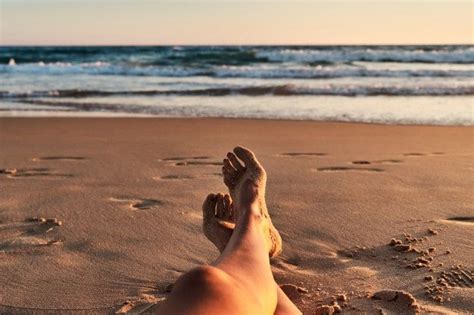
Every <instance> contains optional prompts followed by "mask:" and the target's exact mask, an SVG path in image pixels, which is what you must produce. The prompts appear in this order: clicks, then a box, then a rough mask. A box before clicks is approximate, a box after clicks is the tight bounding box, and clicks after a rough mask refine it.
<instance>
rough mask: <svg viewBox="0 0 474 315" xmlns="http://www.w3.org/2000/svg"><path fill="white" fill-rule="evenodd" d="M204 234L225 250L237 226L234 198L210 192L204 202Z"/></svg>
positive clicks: (221, 249) (219, 248) (220, 249)
mask: <svg viewBox="0 0 474 315" xmlns="http://www.w3.org/2000/svg"><path fill="white" fill-rule="evenodd" d="M202 216H203V221H202V230H203V232H204V235H205V236H206V237H207V239H208V240H210V241H211V242H212V243H213V244H214V245H215V246H216V247H217V249H218V250H219V252H221V253H222V252H223V251H224V249H225V247H226V245H227V243H228V242H229V239H230V237H231V236H232V232H233V231H234V228H235V223H234V215H233V212H232V200H231V199H230V196H229V195H227V194H225V195H223V194H220V193H219V194H217V195H214V194H210V195H208V196H207V198H206V200H204V203H203V204H202Z"/></svg>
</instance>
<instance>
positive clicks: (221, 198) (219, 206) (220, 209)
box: [216, 194, 225, 219]
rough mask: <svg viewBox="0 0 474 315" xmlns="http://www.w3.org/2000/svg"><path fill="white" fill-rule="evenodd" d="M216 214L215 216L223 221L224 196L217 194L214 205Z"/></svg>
mask: <svg viewBox="0 0 474 315" xmlns="http://www.w3.org/2000/svg"><path fill="white" fill-rule="evenodd" d="M216 210H217V214H216V216H217V217H218V218H219V219H224V216H225V206H224V195H223V194H217V205H216Z"/></svg>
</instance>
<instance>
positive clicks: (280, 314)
mask: <svg viewBox="0 0 474 315" xmlns="http://www.w3.org/2000/svg"><path fill="white" fill-rule="evenodd" d="M202 211H203V232H204V234H205V235H206V237H207V238H208V239H209V240H210V241H211V242H212V243H213V244H214V245H215V246H216V247H217V249H218V250H219V252H220V253H222V252H223V251H224V248H225V246H226V245H227V243H228V242H229V240H230V238H231V236H232V232H233V230H234V227H235V225H234V223H233V219H234V218H233V209H232V200H231V198H230V196H229V195H223V194H217V195H213V194H210V195H209V196H207V198H206V200H205V201H204V203H203V206H202ZM275 286H276V287H277V290H278V292H277V307H276V310H275V313H274V314H275V315H293V314H295V315H297V314H301V312H300V311H299V310H298V308H297V307H296V305H294V304H293V302H292V301H291V300H290V299H289V298H288V297H287V296H286V294H285V293H284V292H283V290H282V289H281V288H280V287H279V286H278V285H277V284H276V283H275Z"/></svg>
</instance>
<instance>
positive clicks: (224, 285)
mask: <svg viewBox="0 0 474 315" xmlns="http://www.w3.org/2000/svg"><path fill="white" fill-rule="evenodd" d="M234 152H235V153H236V154H237V156H238V157H239V158H240V159H241V160H242V161H243V162H244V164H245V167H243V166H242V165H240V164H239V166H240V170H239V171H238V172H237V171H236V172H234V173H233V174H227V175H226V174H224V176H225V177H226V176H230V175H232V176H231V181H232V184H233V190H232V191H231V194H233V195H234V202H235V206H234V217H235V222H236V224H235V229H234V232H233V233H232V236H231V238H230V240H229V243H228V244H227V246H226V247H225V249H224V251H223V252H222V255H221V256H220V257H219V258H218V260H217V261H216V262H215V263H214V264H213V266H204V267H198V268H196V269H194V270H192V271H190V272H188V273H186V274H185V275H183V276H182V277H181V278H180V279H178V281H177V283H176V285H175V288H173V292H172V293H171V294H170V297H169V298H168V299H167V300H166V301H165V302H164V303H163V305H162V306H161V307H160V309H159V313H161V314H262V315H263V314H273V313H274V311H275V309H276V303H277V294H278V290H277V288H276V286H275V281H274V279H273V275H272V272H271V269H270V261H269V252H270V253H278V252H279V251H280V250H281V238H280V236H279V234H278V232H277V231H276V229H275V228H274V227H273V225H272V224H271V221H270V216H269V214H268V211H267V208H266V204H265V199H264V197H265V183H266V174H265V171H264V170H263V168H262V167H261V165H260V164H259V163H258V161H257V160H256V158H255V156H254V155H253V153H252V152H250V151H248V150H246V149H244V148H240V147H237V148H236V149H234ZM234 158H235V156H234ZM234 166H235V165H234ZM234 170H235V169H234ZM223 171H225V172H229V170H228V169H226V168H224V170H223ZM228 180H229V178H228Z"/></svg>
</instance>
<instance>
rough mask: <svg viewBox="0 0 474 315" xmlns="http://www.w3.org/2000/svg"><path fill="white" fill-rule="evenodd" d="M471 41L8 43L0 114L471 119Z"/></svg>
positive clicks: (0, 53)
mask: <svg viewBox="0 0 474 315" xmlns="http://www.w3.org/2000/svg"><path fill="white" fill-rule="evenodd" d="M473 95H474V46H466V45H464V46H462V45H458V46H126V47H119V46H117V47H111V46H108V47H97V46H84V47H79V46H75V47H0V116H47V117H49V116H73V117H76V116H77V117H79V116H101V117H102V116H106V117H108V116H110V117H115V116H140V117H142V116H143V117H149V116H158V117H236V118H261V119H291V120H319V121H350V122H368V123H384V124H433V125H473V123H474V99H473Z"/></svg>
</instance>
